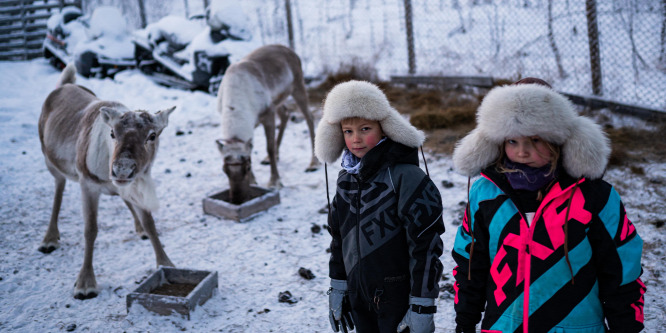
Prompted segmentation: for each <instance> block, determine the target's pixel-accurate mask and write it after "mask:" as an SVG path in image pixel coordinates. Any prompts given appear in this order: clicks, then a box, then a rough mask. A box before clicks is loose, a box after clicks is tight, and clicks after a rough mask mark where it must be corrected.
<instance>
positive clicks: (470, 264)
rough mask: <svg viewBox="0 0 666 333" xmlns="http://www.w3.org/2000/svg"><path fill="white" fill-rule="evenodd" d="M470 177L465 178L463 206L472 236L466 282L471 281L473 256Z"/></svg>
mask: <svg viewBox="0 0 666 333" xmlns="http://www.w3.org/2000/svg"><path fill="white" fill-rule="evenodd" d="M471 179H472V178H471V177H467V205H466V206H465V215H466V216H467V223H468V224H469V233H470V234H471V235H472V244H471V245H470V248H469V264H468V266H469V268H468V269H467V280H471V279H472V255H474V228H472V216H470V213H471V212H470V210H469V185H470V183H471Z"/></svg>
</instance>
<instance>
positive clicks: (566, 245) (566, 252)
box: [564, 179, 580, 284]
mask: <svg viewBox="0 0 666 333" xmlns="http://www.w3.org/2000/svg"><path fill="white" fill-rule="evenodd" d="M579 182H580V179H578V180H576V184H575V185H574V188H573V190H571V195H570V196H569V203H568V204H567V213H566V215H565V217H564V257H565V259H566V261H567V266H569V273H571V284H574V273H573V268H571V261H569V211H570V210H571V202H572V201H573V196H574V193H576V189H578V183H579Z"/></svg>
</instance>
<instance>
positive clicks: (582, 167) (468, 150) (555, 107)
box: [453, 84, 611, 179]
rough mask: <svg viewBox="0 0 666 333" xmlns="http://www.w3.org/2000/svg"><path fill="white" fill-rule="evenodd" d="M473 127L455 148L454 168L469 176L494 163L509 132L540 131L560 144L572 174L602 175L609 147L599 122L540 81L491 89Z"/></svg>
mask: <svg viewBox="0 0 666 333" xmlns="http://www.w3.org/2000/svg"><path fill="white" fill-rule="evenodd" d="M476 120H477V127H476V128H475V129H474V130H472V131H471V132H470V133H469V134H468V135H467V136H466V137H464V138H463V139H462V140H460V142H458V144H457V146H456V148H455V150H454V151H453V164H454V166H455V169H456V170H457V171H458V172H459V173H461V174H463V175H465V176H468V177H471V176H474V175H477V174H478V173H479V172H481V171H482V170H483V169H484V168H486V167H488V166H489V165H491V164H492V163H494V162H495V161H496V160H497V159H498V158H499V155H500V149H501V147H502V143H503V142H504V141H505V140H506V139H508V138H513V137H520V136H534V135H538V136H539V137H541V138H542V139H543V140H546V141H548V142H550V143H553V144H556V145H559V146H560V147H561V156H560V158H561V159H562V165H563V166H564V169H565V170H566V171H567V173H568V174H569V175H571V176H573V177H576V178H580V177H588V178H591V179H595V178H600V177H601V176H602V175H603V173H604V170H605V169H606V164H607V163H608V157H609V155H610V152H611V147H610V141H609V139H608V138H607V137H606V135H605V133H604V132H603V130H602V129H601V127H600V126H599V125H598V124H596V123H595V122H593V121H592V120H590V119H589V118H586V117H582V116H579V115H578V113H577V112H576V110H575V109H574V107H573V104H571V102H570V101H569V100H568V99H567V98H566V97H564V96H562V95H560V94H558V93H557V92H556V91H554V90H553V89H551V88H549V87H546V86H543V85H540V84H515V85H508V86H502V87H497V88H494V89H492V90H491V91H490V92H489V93H488V95H486V97H485V98H484V99H483V102H482V103H481V105H480V106H479V109H478V110H477V114H476Z"/></svg>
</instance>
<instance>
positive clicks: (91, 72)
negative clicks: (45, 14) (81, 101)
mask: <svg viewBox="0 0 666 333" xmlns="http://www.w3.org/2000/svg"><path fill="white" fill-rule="evenodd" d="M125 22H126V21H125V19H124V18H123V16H122V14H121V13H120V11H119V10H118V9H117V8H114V7H110V6H100V7H98V8H96V9H95V10H94V11H93V13H92V16H90V17H88V16H84V15H83V13H82V12H81V9H79V8H78V7H73V6H68V7H64V8H63V9H62V10H61V11H60V12H58V13H55V14H53V15H51V17H49V19H48V21H47V23H46V27H47V33H46V38H45V39H44V43H43V44H42V50H43V52H44V58H46V59H47V60H49V62H50V63H51V64H52V65H53V66H54V67H56V68H58V69H63V68H65V66H66V65H67V64H68V63H69V62H72V61H74V63H75V64H76V70H77V72H78V73H79V74H81V75H83V76H85V77H113V76H114V75H115V74H116V73H117V72H118V71H121V70H123V69H126V68H131V67H134V64H135V62H134V44H132V41H131V38H130V35H129V32H128V31H127V28H126V27H127V24H126V23H125Z"/></svg>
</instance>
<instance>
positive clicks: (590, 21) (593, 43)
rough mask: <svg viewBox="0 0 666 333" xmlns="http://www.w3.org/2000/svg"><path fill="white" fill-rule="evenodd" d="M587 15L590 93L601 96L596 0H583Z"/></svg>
mask: <svg viewBox="0 0 666 333" xmlns="http://www.w3.org/2000/svg"><path fill="white" fill-rule="evenodd" d="M585 14H586V16H587V38H588V43H589V48H590V70H591V71H592V93H593V94H594V95H598V96H601V94H602V93H603V89H602V80H601V56H600V54H599V28H598V26H597V1H596V0H585Z"/></svg>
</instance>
